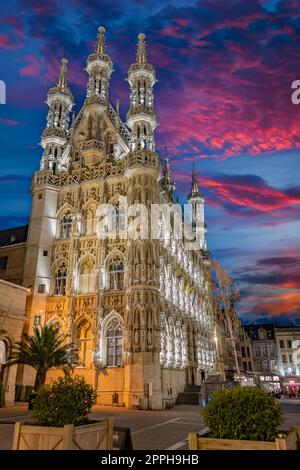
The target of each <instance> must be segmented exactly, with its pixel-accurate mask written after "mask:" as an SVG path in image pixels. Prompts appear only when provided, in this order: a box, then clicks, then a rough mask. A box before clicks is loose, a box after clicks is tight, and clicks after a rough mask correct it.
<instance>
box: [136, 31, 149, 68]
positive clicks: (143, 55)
mask: <svg viewBox="0 0 300 470" xmlns="http://www.w3.org/2000/svg"><path fill="white" fill-rule="evenodd" d="M145 37H146V36H145V34H143V33H140V34H139V35H138V39H139V42H138V48H137V53H136V61H137V63H139V64H145V63H147V52H146V42H145Z"/></svg>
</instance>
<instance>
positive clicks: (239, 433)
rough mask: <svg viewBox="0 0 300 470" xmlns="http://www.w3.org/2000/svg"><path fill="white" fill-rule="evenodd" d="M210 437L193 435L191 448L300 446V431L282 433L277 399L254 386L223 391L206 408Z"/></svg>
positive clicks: (219, 448)
mask: <svg viewBox="0 0 300 470" xmlns="http://www.w3.org/2000/svg"><path fill="white" fill-rule="evenodd" d="M201 414H202V415H203V417H204V421H205V424H206V425H207V427H208V429H209V431H208V435H207V436H202V437H199V436H197V434H195V433H190V434H189V448H190V450H197V449H198V450H276V449H278V450H280V449H287V448H289V449H296V448H297V447H298V446H299V430H296V429H292V430H290V432H286V433H281V434H280V435H279V432H278V428H279V426H280V425H281V424H282V423H283V417H282V411H281V408H280V406H279V404H278V402H277V401H276V399H275V398H274V397H272V396H270V395H268V394H267V393H265V392H264V391H263V390H261V389H259V388H254V387H234V388H232V389H229V390H219V391H217V392H215V393H214V394H213V396H212V400H211V401H210V402H209V403H208V404H207V405H206V407H205V408H204V409H203V410H202V412H201Z"/></svg>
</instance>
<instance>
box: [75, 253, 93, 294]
mask: <svg viewBox="0 0 300 470" xmlns="http://www.w3.org/2000/svg"><path fill="white" fill-rule="evenodd" d="M95 280H96V273H95V264H94V262H93V260H92V259H87V260H86V261H85V262H84V263H83V264H82V265H81V268H80V274H79V292H81V293H85V292H94V290H95Z"/></svg>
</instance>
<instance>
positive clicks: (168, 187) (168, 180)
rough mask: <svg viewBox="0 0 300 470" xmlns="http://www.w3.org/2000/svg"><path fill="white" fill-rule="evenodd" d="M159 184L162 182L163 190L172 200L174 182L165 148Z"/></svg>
mask: <svg viewBox="0 0 300 470" xmlns="http://www.w3.org/2000/svg"><path fill="white" fill-rule="evenodd" d="M161 184H162V188H163V190H164V191H165V192H166V193H167V195H168V196H169V198H170V199H171V201H172V202H174V191H175V182H174V180H173V179H172V177H171V172H170V163H169V158H168V155H167V149H166V157H165V161H164V167H163V174H162V179H161Z"/></svg>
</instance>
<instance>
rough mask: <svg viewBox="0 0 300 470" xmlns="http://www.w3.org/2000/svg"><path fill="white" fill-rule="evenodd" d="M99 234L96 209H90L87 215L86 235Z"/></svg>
mask: <svg viewBox="0 0 300 470" xmlns="http://www.w3.org/2000/svg"><path fill="white" fill-rule="evenodd" d="M96 233H97V217H96V208H92V207H91V208H90V209H89V210H88V211H87V213H86V235H95V234H96Z"/></svg>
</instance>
